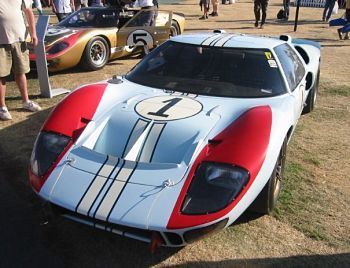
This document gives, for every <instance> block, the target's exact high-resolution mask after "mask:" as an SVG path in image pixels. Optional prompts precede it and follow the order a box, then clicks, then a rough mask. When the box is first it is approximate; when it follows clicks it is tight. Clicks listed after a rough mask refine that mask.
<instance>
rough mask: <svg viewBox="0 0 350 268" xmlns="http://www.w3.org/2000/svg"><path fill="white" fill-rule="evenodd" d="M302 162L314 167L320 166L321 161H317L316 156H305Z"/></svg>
mask: <svg viewBox="0 0 350 268" xmlns="http://www.w3.org/2000/svg"><path fill="white" fill-rule="evenodd" d="M304 161H305V162H307V163H309V164H312V165H314V166H316V167H319V166H320V165H321V161H320V160H319V159H318V157H317V155H311V154H306V155H305V156H304Z"/></svg>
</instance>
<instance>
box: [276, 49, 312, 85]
mask: <svg viewBox="0 0 350 268" xmlns="http://www.w3.org/2000/svg"><path fill="white" fill-rule="evenodd" d="M275 52H276V54H277V56H278V59H279V60H280V62H281V65H282V68H283V71H284V73H285V75H286V78H287V81H288V84H289V87H290V89H291V91H294V89H295V88H296V87H297V85H298V84H299V83H300V82H301V80H302V79H303V77H304V75H305V68H304V65H303V63H302V62H301V60H300V59H299V57H298V55H297V54H296V53H295V52H294V50H293V49H292V48H291V47H290V46H289V45H288V44H283V45H279V46H277V47H276V48H275Z"/></svg>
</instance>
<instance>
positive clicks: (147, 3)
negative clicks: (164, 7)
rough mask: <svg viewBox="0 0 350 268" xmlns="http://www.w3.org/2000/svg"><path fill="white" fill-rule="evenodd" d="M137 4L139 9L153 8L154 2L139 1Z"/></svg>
mask: <svg viewBox="0 0 350 268" xmlns="http://www.w3.org/2000/svg"><path fill="white" fill-rule="evenodd" d="M135 4H136V6H137V7H153V0H137V1H136V2H135Z"/></svg>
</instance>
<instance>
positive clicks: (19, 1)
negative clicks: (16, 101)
mask: <svg viewBox="0 0 350 268" xmlns="http://www.w3.org/2000/svg"><path fill="white" fill-rule="evenodd" d="M31 6H32V1H31V0H11V1H0V119H1V120H11V119H12V117H11V114H10V113H9V111H8V109H7V107H6V102H5V94H6V77H7V76H9V75H10V73H11V70H12V71H13V74H14V76H15V81H16V84H17V86H18V88H19V90H20V92H21V97H22V100H23V108H24V109H26V110H29V111H32V112H35V111H40V110H41V107H40V106H39V105H38V104H37V103H35V102H33V101H30V100H29V97H28V88H27V78H26V73H28V72H29V71H30V67H29V51H28V49H27V45H26V42H25V40H26V33H27V26H26V22H25V19H24V16H23V14H24V15H25V17H26V21H27V23H28V30H29V33H30V36H31V43H32V44H33V46H34V47H35V46H36V45H37V44H38V38H37V35H36V30H35V22H34V14H33V11H32V8H31ZM22 12H23V13H22Z"/></svg>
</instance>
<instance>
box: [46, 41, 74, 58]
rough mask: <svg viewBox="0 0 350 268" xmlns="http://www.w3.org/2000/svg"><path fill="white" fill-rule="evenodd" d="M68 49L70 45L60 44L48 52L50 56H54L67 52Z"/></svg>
mask: <svg viewBox="0 0 350 268" xmlns="http://www.w3.org/2000/svg"><path fill="white" fill-rule="evenodd" d="M67 47H69V44H68V43H66V42H58V43H56V44H54V45H53V46H52V47H51V48H50V49H49V50H48V51H47V54H49V55H53V54H57V53H59V52H61V51H63V50H65V49H66V48H67Z"/></svg>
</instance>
